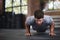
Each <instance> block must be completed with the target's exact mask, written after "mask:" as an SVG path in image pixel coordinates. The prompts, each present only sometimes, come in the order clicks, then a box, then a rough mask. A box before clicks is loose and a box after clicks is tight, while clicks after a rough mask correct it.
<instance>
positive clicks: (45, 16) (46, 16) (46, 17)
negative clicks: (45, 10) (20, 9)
mask: <svg viewBox="0 0 60 40" xmlns="http://www.w3.org/2000/svg"><path fill="white" fill-rule="evenodd" d="M48 18H52V17H51V16H49V15H44V19H48Z"/></svg>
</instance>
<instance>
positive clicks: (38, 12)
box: [34, 10, 44, 19]
mask: <svg viewBox="0 0 60 40" xmlns="http://www.w3.org/2000/svg"><path fill="white" fill-rule="evenodd" d="M34 17H35V18H37V19H40V18H43V17H44V12H43V11H42V10H36V11H35V12H34Z"/></svg>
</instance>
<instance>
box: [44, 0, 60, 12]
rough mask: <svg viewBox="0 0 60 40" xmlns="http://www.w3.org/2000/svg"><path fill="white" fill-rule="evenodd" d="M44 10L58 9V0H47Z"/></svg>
mask: <svg viewBox="0 0 60 40" xmlns="http://www.w3.org/2000/svg"><path fill="white" fill-rule="evenodd" d="M44 10H45V11H46V10H60V0H49V2H48V3H47V4H46V6H45V9H44Z"/></svg>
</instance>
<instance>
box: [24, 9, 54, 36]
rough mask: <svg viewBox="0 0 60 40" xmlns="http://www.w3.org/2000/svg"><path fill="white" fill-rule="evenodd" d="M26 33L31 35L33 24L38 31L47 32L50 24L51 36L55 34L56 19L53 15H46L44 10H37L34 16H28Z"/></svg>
mask: <svg viewBox="0 0 60 40" xmlns="http://www.w3.org/2000/svg"><path fill="white" fill-rule="evenodd" d="M25 26H26V27H25V28H26V35H27V36H30V35H31V33H30V26H32V28H33V30H36V31H37V32H45V31H46V30H47V28H48V26H50V33H49V35H50V36H54V35H55V33H54V21H53V19H52V17H50V16H47V15H44V13H43V11H41V10H36V11H35V12H34V16H30V17H27V19H26V22H25Z"/></svg>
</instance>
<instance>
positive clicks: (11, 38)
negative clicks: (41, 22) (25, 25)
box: [0, 29, 60, 40]
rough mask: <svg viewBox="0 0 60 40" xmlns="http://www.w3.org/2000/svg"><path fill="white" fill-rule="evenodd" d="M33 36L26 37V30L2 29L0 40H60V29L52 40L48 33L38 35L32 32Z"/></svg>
mask: <svg viewBox="0 0 60 40" xmlns="http://www.w3.org/2000/svg"><path fill="white" fill-rule="evenodd" d="M31 33H32V36H31V37H27V36H25V29H0V40H60V29H55V33H56V36H55V37H54V38H51V37H50V36H49V35H48V33H49V30H48V31H46V33H36V32H35V31H33V30H31Z"/></svg>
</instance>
